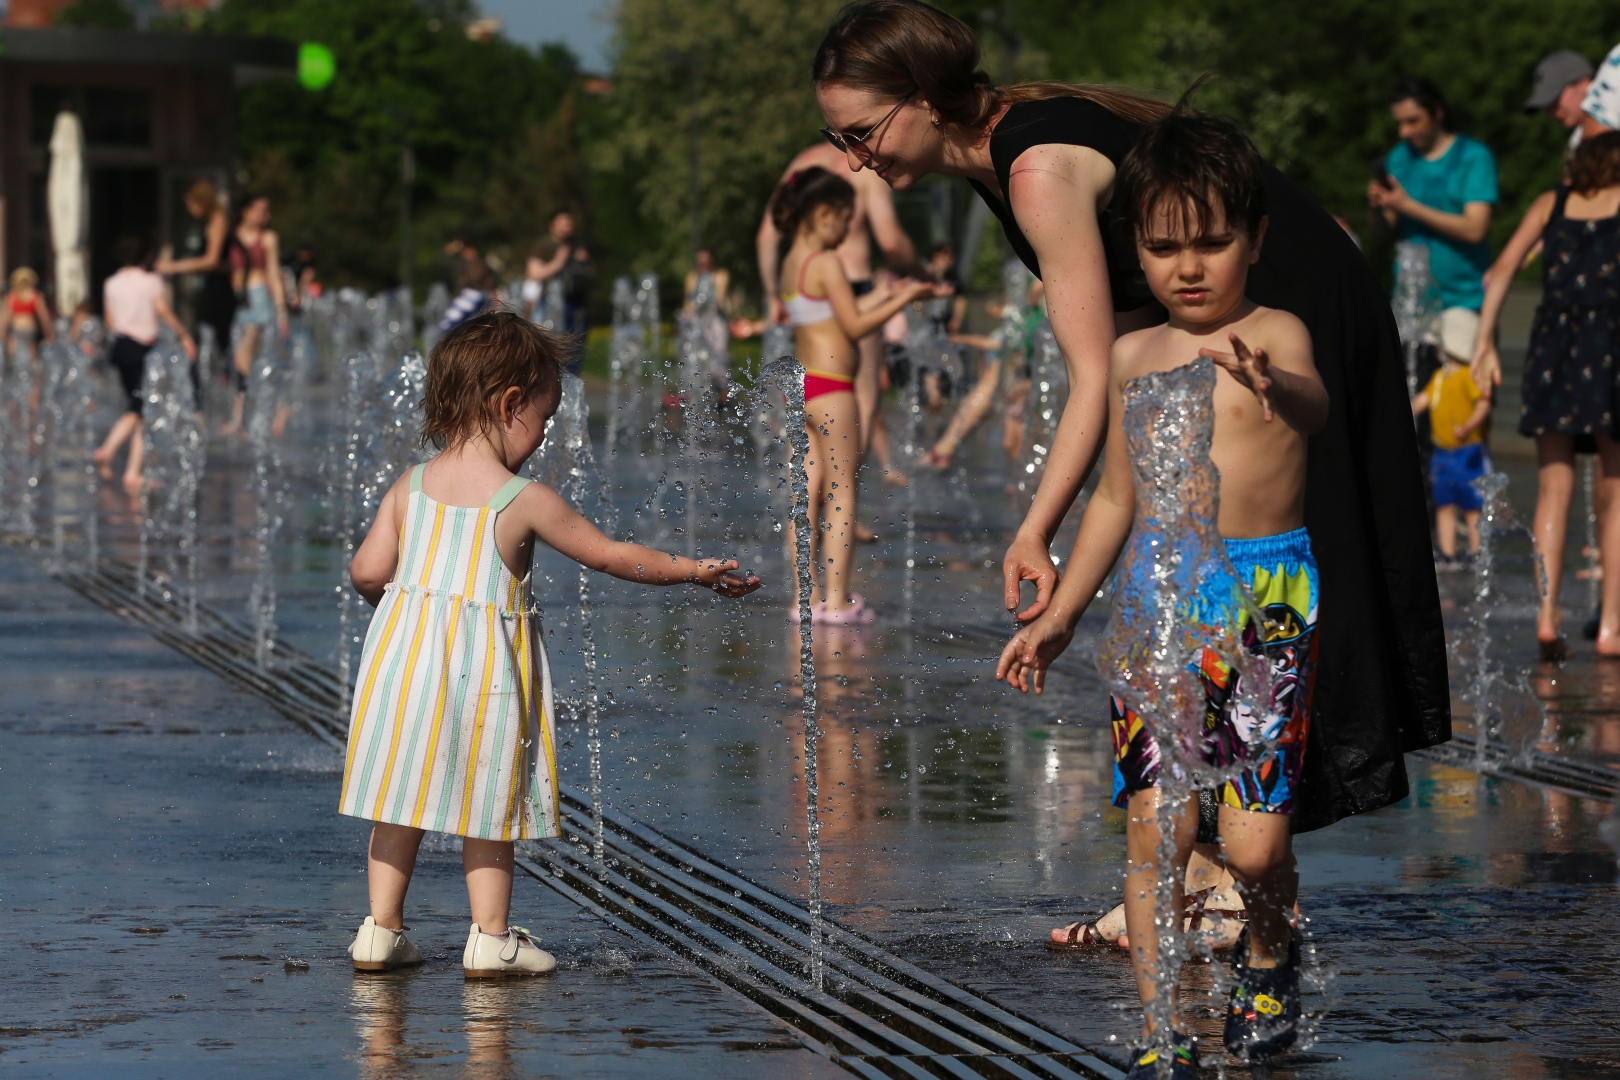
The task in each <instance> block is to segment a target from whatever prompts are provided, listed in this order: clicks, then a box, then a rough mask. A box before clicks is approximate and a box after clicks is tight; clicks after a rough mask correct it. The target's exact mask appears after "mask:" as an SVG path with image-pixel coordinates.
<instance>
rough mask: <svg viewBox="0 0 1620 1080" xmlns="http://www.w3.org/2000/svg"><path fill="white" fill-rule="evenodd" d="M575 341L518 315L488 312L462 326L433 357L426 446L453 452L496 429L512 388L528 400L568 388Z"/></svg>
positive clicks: (424, 419) (424, 427)
mask: <svg viewBox="0 0 1620 1080" xmlns="http://www.w3.org/2000/svg"><path fill="white" fill-rule="evenodd" d="M572 348H573V346H572V342H571V339H568V338H565V337H564V336H562V335H560V334H554V333H552V332H551V331H549V330H546V329H544V328H543V327H540V326H538V325H536V324H535V323H534V322H533V321H532V320H530V319H526V318H524V317H523V316H522V315H519V314H518V313H517V312H515V311H507V310H504V309H501V308H494V309H486V310H485V311H482V312H480V313H479V314H477V315H474V316H473V317H472V318H470V319H468V320H466V321H465V322H462V323H459V324H457V325H456V326H455V327H454V328H453V329H452V330H450V331H449V332H448V333H446V334H445V335H444V337H442V338H440V339H439V341H438V344H436V345H434V346H433V352H432V353H430V354H429V355H428V372H427V392H426V394H425V395H424V396H423V400H422V413H423V416H422V444H423V445H424V446H425V445H427V444H428V443H432V444H433V445H434V446H436V447H438V448H439V449H441V450H444V449H448V448H453V447H456V446H459V445H461V444H462V443H464V442H466V441H467V440H468V439H470V438H472V437H473V436H475V435H479V434H482V433H484V432H486V431H488V430H489V429H490V428H491V427H493V426H494V425H495V414H494V412H493V411H491V408H490V405H491V403H492V402H493V401H495V399H497V398H499V397H500V396H501V395H502V394H504V393H505V392H506V390H507V388H508V387H513V386H515V387H517V388H518V389H519V390H521V391H522V392H523V400H524V401H528V400H530V399H532V398H533V397H535V396H536V395H537V394H543V393H546V392H547V391H549V390H551V388H552V387H555V386H560V385H561V384H562V374H561V371H562V365H563V363H564V362H565V360H566V359H567V358H568V356H569V354H570V352H571V351H572Z"/></svg>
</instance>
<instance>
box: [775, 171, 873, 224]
mask: <svg viewBox="0 0 1620 1080" xmlns="http://www.w3.org/2000/svg"><path fill="white" fill-rule="evenodd" d="M854 205H855V187H854V185H852V184H851V183H850V182H849V181H848V180H845V179H844V178H843V177H841V176H834V175H833V174H832V173H830V172H828V171H827V170H826V169H823V168H822V167H821V166H820V165H812V166H810V167H809V168H808V169H800V170H799V171H798V172H796V173H794V174H792V175H791V176H789V177H788V178H787V179H786V180H784V181H782V183H781V185H780V186H778V187H777V189H776V192H775V194H773V195H772V196H771V223H772V224H773V225H775V226H776V231H777V232H779V233H781V234H782V239H783V241H784V242H791V241H792V239H793V234H794V233H796V232H798V231H799V225H800V223H801V222H803V221H804V219H805V218H807V217H809V216H810V213H811V212H812V211H813V210H815V208H816V207H818V206H831V207H833V208H835V209H839V210H842V209H845V208H853V207H854Z"/></svg>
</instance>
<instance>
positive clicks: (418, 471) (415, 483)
mask: <svg viewBox="0 0 1620 1080" xmlns="http://www.w3.org/2000/svg"><path fill="white" fill-rule="evenodd" d="M425 468H427V464H426V463H425V462H424V463H423V464H421V465H418V466H416V467H415V468H413V469H412V470H411V494H413V495H414V494H416V493H417V492H418V491H421V490H422V470H423V469H425Z"/></svg>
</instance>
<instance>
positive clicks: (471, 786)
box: [338, 465, 558, 840]
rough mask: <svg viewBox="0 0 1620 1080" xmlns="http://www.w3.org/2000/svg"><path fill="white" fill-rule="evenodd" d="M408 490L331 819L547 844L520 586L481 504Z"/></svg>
mask: <svg viewBox="0 0 1620 1080" xmlns="http://www.w3.org/2000/svg"><path fill="white" fill-rule="evenodd" d="M422 469H423V466H421V465H418V466H416V468H414V469H412V470H411V492H410V496H409V499H408V500H407V502H406V504H405V514H404V524H403V525H402V526H401V528H400V537H399V570H398V571H397V572H396V573H395V575H394V580H393V581H391V582H389V583H388V587H387V591H386V594H385V595H384V596H383V600H382V603H381V604H379V605H377V612H376V614H375V615H374V616H373V617H372V620H371V629H370V630H369V631H368V632H367V633H366V646H365V650H364V651H363V653H362V654H361V658H360V669H359V678H358V680H357V682H356V685H355V689H354V707H353V711H352V713H351V714H350V719H349V748H348V754H347V761H346V763H345V765H344V769H343V796H342V799H341V802H340V803H339V806H338V810H339V812H340V813H343V814H348V815H351V816H353V817H359V818H366V819H368V820H371V821H385V822H389V823H390V824H394V825H409V826H411V827H413V828H418V829H428V830H430V831H433V832H444V833H453V834H456V835H458V836H471V837H475V838H477V839H481V840H527V839H536V838H539V837H545V836H556V835H557V832H558V826H557V764H556V761H557V759H556V742H555V740H554V738H553V731H552V692H551V669H550V667H549V665H547V663H546V650H545V641H544V637H543V634H542V632H541V627H540V616H539V613H538V611H535V610H533V609H531V608H530V607H529V606H528V597H529V588H528V579H527V578H526V577H525V578H524V579H523V580H521V581H520V580H518V579H517V578H516V577H514V576H513V575H512V572H511V571H510V570H508V569H507V567H506V564H505V563H504V562H502V561H501V556H500V552H499V551H497V550H496V547H495V518H496V515H497V514H499V513H500V512H501V511H502V510H504V509H505V508H506V507H507V506H508V505H509V504H510V503H511V501H512V500H513V499H514V498H516V497H517V495H518V493H519V492H520V491H522V490H523V487H524V485H525V484H527V483H529V481H527V480H525V479H523V478H521V477H513V478H512V479H511V480H510V481H508V482H507V484H506V485H505V486H504V487H502V488H501V490H500V491H498V492H496V494H495V497H494V498H493V499H491V500H490V501H489V505H488V506H473V507H464V506H446V505H445V504H444V503H441V502H437V501H435V500H433V499H431V498H429V497H428V496H427V495H426V494H424V493H423V491H422Z"/></svg>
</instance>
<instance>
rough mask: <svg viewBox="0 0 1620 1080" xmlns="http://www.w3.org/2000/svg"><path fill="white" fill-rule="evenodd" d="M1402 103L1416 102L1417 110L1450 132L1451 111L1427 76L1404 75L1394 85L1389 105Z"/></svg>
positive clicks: (1443, 96) (1442, 95)
mask: <svg viewBox="0 0 1620 1080" xmlns="http://www.w3.org/2000/svg"><path fill="white" fill-rule="evenodd" d="M1403 101H1415V102H1417V106H1418V108H1420V109H1422V110H1423V111H1424V112H1426V113H1428V114H1429V115H1430V116H1431V117H1433V118H1434V119H1436V120H1438V121H1440V126H1441V127H1443V128H1446V129H1447V130H1450V126H1451V125H1450V120H1451V110H1450V109H1449V108H1447V107H1446V96H1445V95H1444V94H1442V93H1441V92H1440V88H1439V87H1438V86H1436V85H1435V84H1434V80H1433V79H1430V78H1429V77H1428V76H1427V75H1406V76H1403V77H1402V78H1401V80H1400V81H1399V82H1397V83H1396V84H1395V89H1393V90H1391V91H1390V92H1389V103H1390V104H1391V105H1399V104H1400V103H1401V102H1403Z"/></svg>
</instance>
